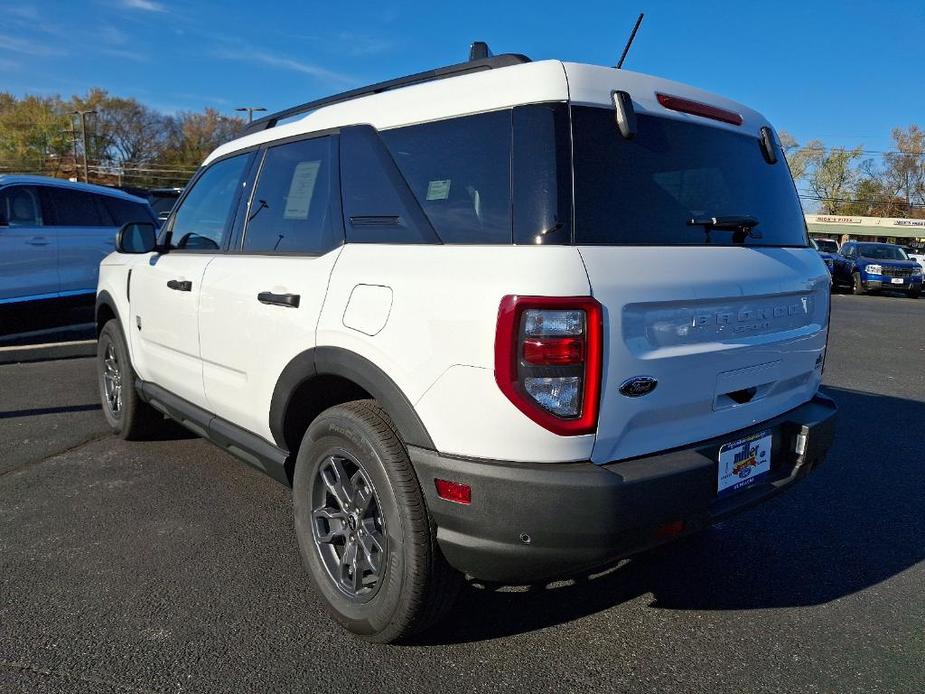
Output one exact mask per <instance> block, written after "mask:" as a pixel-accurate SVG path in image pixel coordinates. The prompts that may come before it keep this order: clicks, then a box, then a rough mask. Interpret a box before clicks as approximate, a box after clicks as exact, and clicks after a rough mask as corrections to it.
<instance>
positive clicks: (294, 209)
mask: <svg viewBox="0 0 925 694" xmlns="http://www.w3.org/2000/svg"><path fill="white" fill-rule="evenodd" d="M320 168H321V162H320V161H300V162H299V163H298V164H296V167H295V170H294V171H293V172H292V181H291V182H290V184H289V195H287V196H286V209H285V210H283V219H308V209H309V207H310V206H311V202H312V194H313V193H314V192H315V182H316V181H317V180H318V169H320Z"/></svg>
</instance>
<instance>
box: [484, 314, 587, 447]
mask: <svg viewBox="0 0 925 694" xmlns="http://www.w3.org/2000/svg"><path fill="white" fill-rule="evenodd" d="M602 316H603V311H602V309H601V305H600V304H599V303H598V302H597V301H596V300H594V299H592V298H591V297H587V296H585V297H537V296H506V297H504V299H502V301H501V307H500V309H499V311H498V329H497V334H496V336H495V380H496V381H497V383H498V387H499V388H501V391H502V392H503V393H504V394H505V395H506V396H507V398H508V399H509V400H510V401H511V402H512V403H514V405H516V406H517V408H518V409H519V410H520V411H521V412H523V413H524V414H525V415H527V416H528V417H529V418H530V419H532V420H533V421H534V422H536V423H537V424H539V425H541V426H543V427H544V428H546V429H548V430H549V431H552V432H553V433H556V434H559V435H562V436H574V435H578V434H590V433H593V432H594V431H595V429H596V428H597V416H598V407H599V404H600V388H601V362H602V352H603V327H602V321H603V318H602Z"/></svg>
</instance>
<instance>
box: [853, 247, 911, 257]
mask: <svg viewBox="0 0 925 694" xmlns="http://www.w3.org/2000/svg"><path fill="white" fill-rule="evenodd" d="M858 255H859V256H861V257H862V258H874V259H875V260H909V257H908V256H907V255H906V254H905V253H904V252H903V249H902V248H900V247H899V246H891V245H889V244H886V243H862V244H860V245H858Z"/></svg>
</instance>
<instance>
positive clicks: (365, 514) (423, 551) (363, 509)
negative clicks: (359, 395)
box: [292, 400, 462, 643]
mask: <svg viewBox="0 0 925 694" xmlns="http://www.w3.org/2000/svg"><path fill="white" fill-rule="evenodd" d="M292 493H293V510H294V514H295V532H296V537H297V539H298V542H299V550H300V553H301V555H302V560H303V563H304V564H305V567H306V568H307V569H308V572H309V574H310V575H311V577H312V579H313V581H314V583H315V585H316V586H317V587H318V590H319V591H320V592H321V594H322V596H323V597H324V599H325V602H326V603H327V606H328V608H329V611H330V612H331V613H332V615H333V616H334V617H335V619H337V621H338V622H340V623H341V625H343V626H344V627H345V628H346V629H348V630H349V631H351V632H353V633H354V634H357V635H358V636H361V637H362V638H365V639H367V640H370V641H377V642H380V643H390V642H394V641H399V640H401V639H403V638H406V637H408V636H411V635H412V634H414V633H416V632H419V631H421V630H423V629H425V628H427V627H428V626H430V625H431V624H432V623H434V622H435V621H437V620H438V619H439V618H440V617H441V616H443V614H444V613H445V612H446V611H447V610H448V609H449V608H450V607H451V606H452V603H453V600H454V599H455V597H456V593H457V591H458V589H459V586H460V584H461V582H462V577H461V576H460V575H459V574H458V573H457V572H455V571H454V570H453V569H452V568H450V566H449V565H448V564H447V563H446V560H445V559H444V558H443V555H442V554H441V552H440V548H439V547H438V546H437V542H436V527H435V525H434V522H433V519H432V518H431V516H430V513H429V512H428V510H427V506H426V504H425V501H424V496H423V494H422V492H421V488H420V486H419V484H418V481H417V476H416V475H415V473H414V469H413V468H412V466H411V461H410V460H409V459H408V453H407V451H406V450H405V446H404V444H403V443H402V441H401V439H400V438H399V437H398V434H397V433H396V431H395V428H394V426H393V424H392V421H391V419H390V418H389V416H388V414H386V412H385V411H384V410H383V409H382V407H381V406H379V404H378V403H376V402H375V401H373V400H358V401H355V402H349V403H345V404H343V405H337V406H335V407H332V408H330V409H328V410H325V411H324V412H323V413H321V415H319V416H318V417H317V419H315V421H313V422H312V424H311V426H309V428H308V431H307V432H306V433H305V437H304V438H303V440H302V445H301V447H300V448H299V454H298V456H297V459H296V464H295V473H294V477H293V490H292Z"/></svg>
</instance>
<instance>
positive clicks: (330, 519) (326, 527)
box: [312, 507, 349, 542]
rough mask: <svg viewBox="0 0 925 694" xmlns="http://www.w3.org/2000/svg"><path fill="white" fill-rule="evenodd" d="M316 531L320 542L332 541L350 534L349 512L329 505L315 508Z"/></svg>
mask: <svg viewBox="0 0 925 694" xmlns="http://www.w3.org/2000/svg"><path fill="white" fill-rule="evenodd" d="M312 516H313V518H314V520H315V532H316V534H317V537H318V541H319V542H332V541H333V540H335V539H338V538H345V537H347V535H348V529H349V527H348V525H347V514H345V513H343V512H342V511H335V510H334V509H332V508H329V507H322V508H319V509H315V511H314V513H313V514H312Z"/></svg>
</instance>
